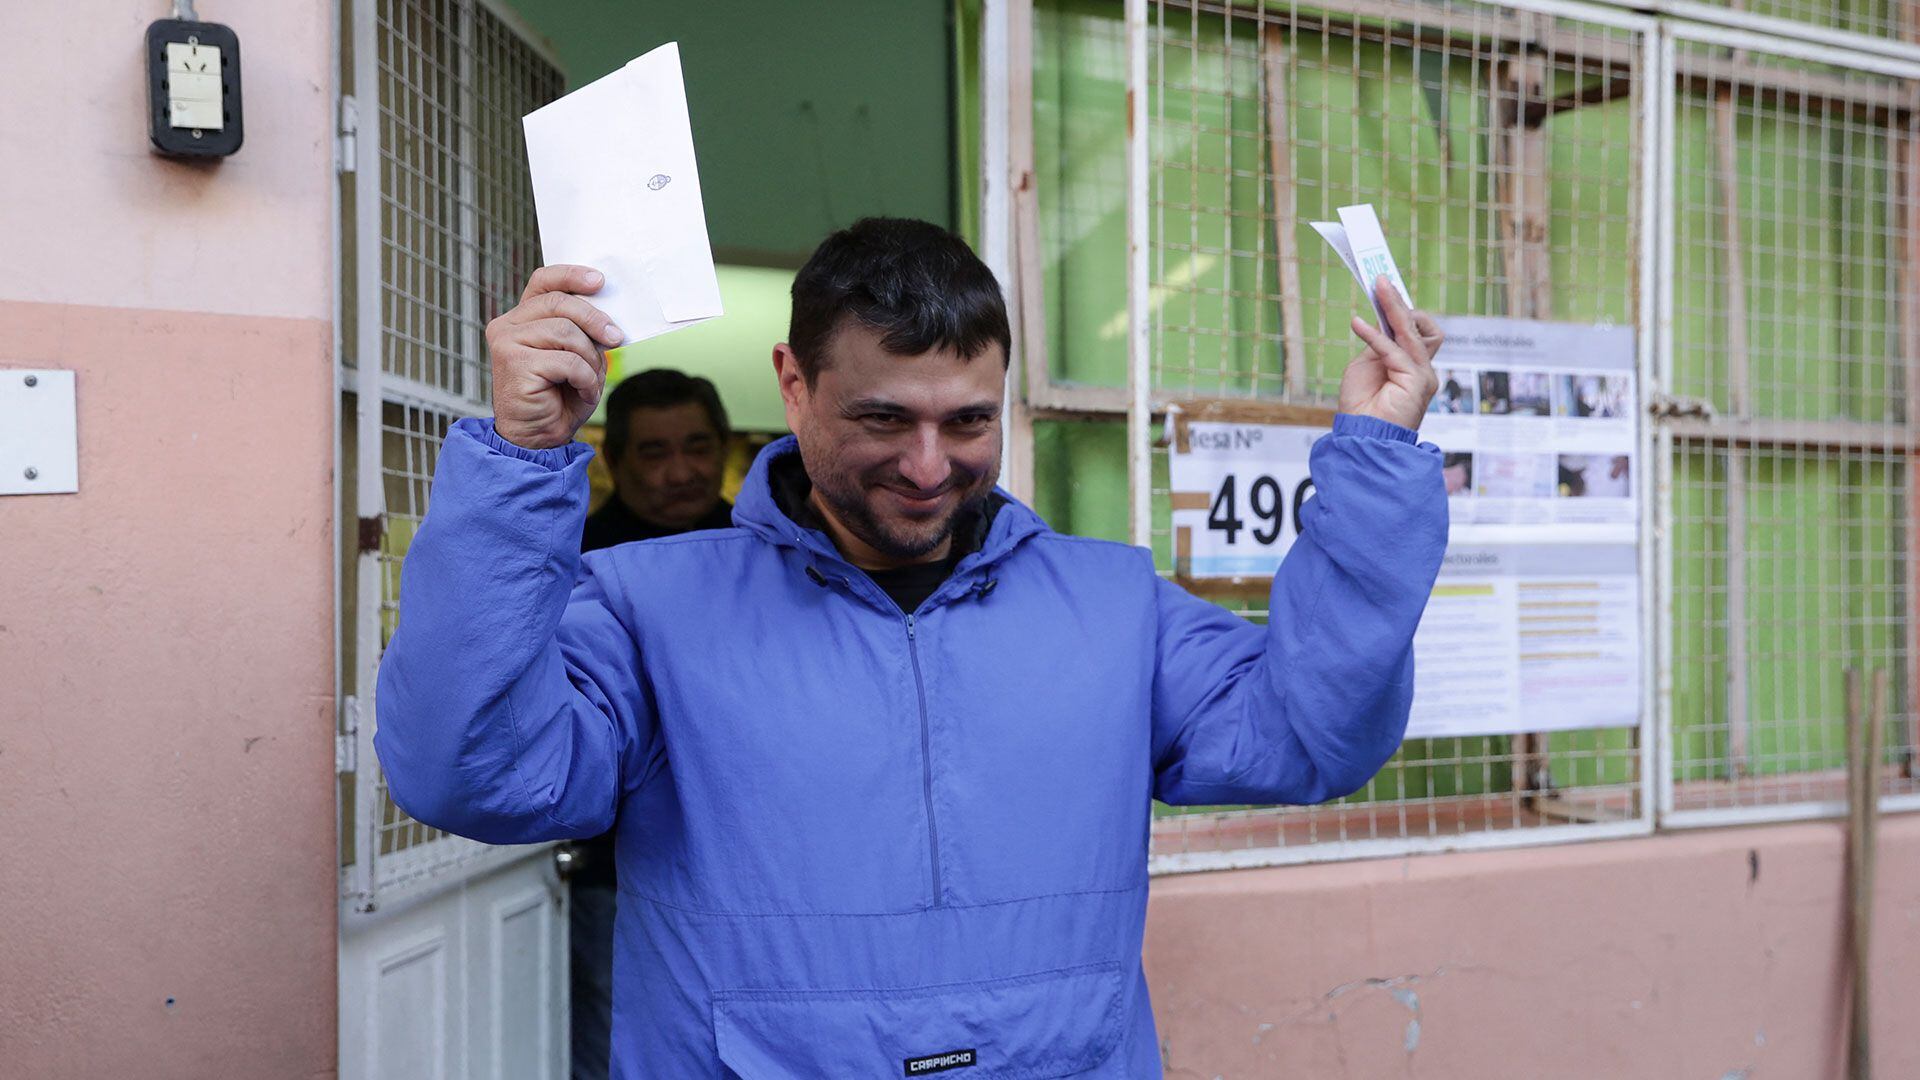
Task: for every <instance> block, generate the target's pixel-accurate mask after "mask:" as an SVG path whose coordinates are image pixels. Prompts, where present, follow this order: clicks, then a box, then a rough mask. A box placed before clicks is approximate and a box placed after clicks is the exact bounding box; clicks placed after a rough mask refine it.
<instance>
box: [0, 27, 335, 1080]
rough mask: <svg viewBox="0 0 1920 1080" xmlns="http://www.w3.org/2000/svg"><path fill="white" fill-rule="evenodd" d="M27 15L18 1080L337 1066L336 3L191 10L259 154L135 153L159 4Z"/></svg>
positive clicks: (0, 890) (15, 523) (7, 991)
mask: <svg viewBox="0 0 1920 1080" xmlns="http://www.w3.org/2000/svg"><path fill="white" fill-rule="evenodd" d="M17 7H18V10H15V8H14V7H9V9H8V18H9V21H10V31H11V32H12V33H13V35H14V36H15V37H17V38H19V39H21V40H23V41H27V42H30V43H31V48H29V49H27V50H25V51H22V52H19V53H17V54H16V55H14V56H13V57H12V60H11V62H10V63H8V64H7V65H5V66H4V67H0V100H4V101H5V102H6V103H7V115H8V118H9V119H8V122H7V123H6V124H5V125H0V157H4V159H5V160H6V161H8V162H9V165H8V167H7V168H6V169H5V170H4V171H0V207H4V210H3V211H0V214H3V215H4V221H5V225H6V232H5V236H6V240H5V242H4V243H3V244H0V251H4V252H5V255H6V257H5V258H0V378H4V377H7V376H6V369H11V368H19V367H34V366H45V367H57V368H70V369H73V370H74V371H76V372H77V382H78V399H79V430H80V492H79V493H78V494H75V495H47V496H21V497H0V555H4V559H0V1075H4V1076H7V1077H13V1076H20V1077H34V1078H36V1080H38V1078H64V1077H101V1076H140V1077H182V1078H185V1077H193V1078H208V1077H303V1078H304V1077H314V1076H328V1075H332V1074H333V1071H334V1056H335V1045H334V1040H335V1034H334V1031H335V1025H334V999H335V994H336V990H335V974H334V956H335V926H336V909H335V895H336V885H335V873H334V862H335V836H334V833H335V821H336V818H335V812H334V795H333V776H332V773H333V764H332V750H333V747H332V728H333V688H334V687H333V632H332V626H333V607H334V594H333V548H332V544H333V528H334V526H333V520H334V519H333V502H334V495H333V487H332V478H331V470H332V462H333V436H332V409H333V389H332V326H331V322H330V320H331V314H330V313H331V310H332V305H333V298H332V287H333V265H332V256H331V248H330V242H331V236H332V228H333V226H332V222H331V211H330V199H331V191H332V183H333V175H332V159H331V144H330V133H331V130H332V99H333V87H334V82H335V78H334V72H333V64H334V61H333V15H334V6H333V5H332V4H304V3H284V4H243V3H222V2H220V0H201V3H200V5H199V9H200V14H201V17H202V18H205V19H209V20H213V21H218V22H225V23H227V24H228V25H231V26H232V27H234V29H235V30H236V31H237V32H238V34H239V36H240V41H241V48H242V56H243V77H244V80H245V93H246V120H247V138H246V145H245V146H244V147H243V148H242V149H241V151H240V153H239V155H238V156H237V157H235V158H232V159H230V160H228V161H226V162H224V163H222V164H220V165H217V166H206V165H183V164H180V163H177V162H170V161H164V160H161V159H159V158H156V157H154V156H152V155H151V154H149V153H148V151H147V142H146V128H145V123H146V120H145V115H146V113H145V110H146V104H145V89H144V87H145V83H144V78H145V75H144V68H143V66H142V47H143V33H144V30H145V27H146V24H147V23H148V22H149V21H151V20H152V19H154V18H158V17H162V16H164V15H166V14H167V12H168V8H169V5H167V4H165V3H161V2H142V3H132V2H127V0H72V2H68V3H62V4H39V5H19V6H17Z"/></svg>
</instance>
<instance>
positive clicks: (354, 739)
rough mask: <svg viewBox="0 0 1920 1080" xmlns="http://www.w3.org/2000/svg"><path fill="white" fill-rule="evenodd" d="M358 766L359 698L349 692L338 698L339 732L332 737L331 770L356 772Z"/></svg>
mask: <svg viewBox="0 0 1920 1080" xmlns="http://www.w3.org/2000/svg"><path fill="white" fill-rule="evenodd" d="M359 768H360V699H359V698H357V697H354V696H353V695H351V694H349V695H347V696H346V697H344V698H341V699H340V734H338V735H335V736H334V737H333V771H334V772H336V773H350V772H357V771H359Z"/></svg>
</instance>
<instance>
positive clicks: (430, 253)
mask: <svg viewBox="0 0 1920 1080" xmlns="http://www.w3.org/2000/svg"><path fill="white" fill-rule="evenodd" d="M348 2H350V3H351V8H350V15H351V25H352V34H351V36H350V40H348V41H345V42H343V53H344V54H345V55H344V56H343V61H344V65H345V67H344V68H343V70H345V71H350V72H351V76H350V81H349V82H347V83H346V85H349V86H351V87H352V92H351V93H350V94H349V95H347V96H346V97H345V98H344V99H343V100H342V102H341V131H342V140H341V170H342V183H341V189H340V194H341V211H342V212H341V222H342V236H341V252H342V264H343V272H342V275H341V283H340V284H341V295H342V303H341V306H340V314H341V348H340V350H339V352H340V358H339V371H340V386H341V399H340V402H341V407H340V439H339V443H340V457H339V469H338V475H339V476H340V477H341V480H342V483H341V485H340V486H341V490H342V493H343V506H342V507H341V514H342V521H343V529H342V534H343V535H342V547H343V551H344V554H343V558H342V567H341V571H342V573H341V578H342V587H341V593H342V595H341V598H340V602H341V611H342V619H341V624H342V626H341V631H342V633H341V655H342V658H343V662H342V664H341V683H342V686H341V697H342V701H343V702H344V708H343V709H342V710H341V723H340V744H339V752H338V755H337V756H338V765H339V772H340V802H341V808H342V810H341V852H340V855H341V858H340V867H341V868H340V912H341V917H340V927H341V933H340V1075H341V1077H342V1078H343V1080H376V1078H387V1077H392V1078H396V1080H398V1078H405V1080H428V1078H435V1077H448V1078H456V1077H457V1078H467V1077H476V1078H477V1077H497V1078H503V1080H505V1078H512V1080H522V1078H529V1077H535V1078H537V1077H561V1076H564V1075H565V1072H566V1065H567V1030H568V1026H567V1012H566V1010H567V992H566V981H567V963H566V916H567V912H566V899H565V897H566V894H565V890H564V889H563V888H562V884H561V882H560V880H559V878H558V877H557V875H556V874H555V871H554V859H553V853H552V851H551V849H550V848H549V847H547V846H534V847H520V848H501V847H490V846H488V845H484V844H479V843H475V842H473V841H470V840H466V839H463V838H460V837H457V836H451V835H449V834H446V833H443V832H440V831H438V830H436V829H431V828H428V827H427V826H425V825H422V824H420V823H419V822H417V821H414V820H413V819H412V818H410V817H408V816H407V815H406V814H405V813H404V812H402V811H401V810H400V809H399V808H398V807H397V806H395V805H394V803H393V801H392V800H391V799H390V798H389V797H388V795H387V790H386V784H385V781H384V779H383V777H382V776H381V773H380V767H379V762H378V761H377V760H376V759H375V757H374V754H373V732H374V727H375V725H376V724H378V722H379V718H378V717H377V716H375V715H374V710H373V688H374V675H375V672H376V670H377V668H378V664H379V656H380V651H381V649H382V648H384V647H385V645H386V642H387V639H388V637H389V636H390V635H391V634H392V632H393V629H394V627H395V626H396V625H397V618H398V613H397V609H396V604H397V596H398V592H399V575H400V566H401V560H402V558H403V557H404V555H405V554H406V549H407V544H408V543H409V542H410V540H411V539H412V537H413V534H414V531H415V530H416V529H417V528H418V527H419V523H420V520H421V518H422V516H423V515H424V514H425V513H426V507H427V494H428V488H429V484H430V481H431V479H432V476H433V466H434V462H435V460H436V458H437V457H438V454H439V449H440V442H441V439H442V438H443V437H444V435H445V434H446V431H447V428H448V427H449V426H451V425H452V424H453V422H454V421H456V420H458V419H460V418H461V417H463V416H473V415H481V414H485V413H486V412H488V411H489V409H490V405H489V401H488V389H489V388H488V383H487V362H486V356H485V352H484V345H483V335H484V329H485V326H486V323H487V321H488V320H489V319H491V318H492V317H493V316H494V315H496V314H498V313H499V312H500V311H501V310H504V309H505V308H506V307H509V306H511V305H512V304H513V303H514V301H515V300H517V299H518V297H519V294H520V289H521V287H522V285H523V284H524V282H525V280H526V277H527V274H528V273H529V272H531V271H532V269H533V268H534V267H535V266H537V265H538V264H539V243H538V231H537V229H536V227H535V225H534V216H533V197H532V190H531V187H530V185H529V181H528V178H527V173H526V154H525V150H524V148H523V145H522V142H521V136H520V117H521V116H523V115H524V114H525V113H527V112H529V111H531V110H532V109H534V108H536V107H538V106H540V105H542V104H545V103H546V102H548V101H550V100H552V99H553V98H555V97H558V96H559V95H560V94H561V93H562V92H563V91H564V88H565V87H564V80H563V79H562V77H561V74H560V71H559V68H558V67H557V66H556V64H555V63H554V61H553V59H552V56H551V55H550V53H549V52H548V51H547V50H546V49H545V48H543V47H542V46H541V45H539V44H538V43H537V42H536V40H535V39H534V38H533V37H532V36H531V35H529V34H527V33H526V32H524V31H523V30H522V29H521V28H520V27H519V25H518V24H517V23H516V22H515V21H514V20H513V19H512V18H511V17H510V16H508V15H504V14H502V13H501V12H500V11H498V10H496V9H495V8H493V7H490V6H488V5H487V4H486V3H484V2H481V0H348Z"/></svg>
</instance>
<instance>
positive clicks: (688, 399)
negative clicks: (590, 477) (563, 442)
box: [605, 368, 732, 461]
mask: <svg viewBox="0 0 1920 1080" xmlns="http://www.w3.org/2000/svg"><path fill="white" fill-rule="evenodd" d="M689 403H691V404H695V405H699V406H700V407H701V408H703V409H705V410H706V411H707V419H708V420H709V421H711V422H712V423H713V431H714V434H716V435H718V436H720V441H721V442H722V443H724V442H726V441H727V438H728V436H730V435H731V434H732V429H731V428H729V427H728V426H727V407H726V406H725V405H722V404H720V391H718V390H715V389H714V388H713V383H711V382H709V381H707V380H706V379H703V378H701V377H700V376H698V375H688V374H687V373H686V372H684V371H675V370H674V369H672V368H649V369H647V370H646V371H640V372H635V373H634V374H632V375H629V376H627V377H626V378H624V379H622V380H620V385H618V386H616V387H614V388H613V393H611V394H609V395H607V436H606V439H605V443H606V455H607V460H608V461H619V460H620V459H621V457H623V456H625V454H626V452H627V443H628V442H629V441H630V440H631V439H632V437H633V410H635V409H670V408H672V407H673V406H675V405H686V404H689Z"/></svg>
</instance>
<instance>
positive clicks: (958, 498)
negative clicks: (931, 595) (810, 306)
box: [773, 320, 1006, 570]
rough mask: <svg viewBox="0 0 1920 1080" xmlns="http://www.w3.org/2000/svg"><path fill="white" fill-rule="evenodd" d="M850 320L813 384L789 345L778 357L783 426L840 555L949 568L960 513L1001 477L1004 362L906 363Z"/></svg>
mask: <svg viewBox="0 0 1920 1080" xmlns="http://www.w3.org/2000/svg"><path fill="white" fill-rule="evenodd" d="M880 340H881V334H880V333H879V332H877V331H875V330H873V329H871V328H869V327H866V326H864V325H862V324H860V323H859V322H858V321H855V320H849V321H848V322H846V323H845V324H844V325H842V326H841V327H840V328H839V329H838V330H837V331H836V332H835V333H834V334H833V336H832V339H831V342H830V346H829V349H828V351H829V353H830V359H829V360H828V361H827V362H826V363H824V364H821V365H820V367H819V370H818V371H817V372H816V373H815V379H814V382H813V385H811V386H809V385H808V384H807V380H806V377H805V375H804V374H803V373H802V371H801V365H800V362H799V359H798V358H797V357H796V356H795V355H794V353H793V350H792V349H790V348H788V347H787V346H786V345H785V344H781V345H777V346H775V347H774V351H773V363H774V369H775V371H776V372H777V373H778V375H779V380H780V395H781V397H782V399H783V400H784V401H785V402H786V410H787V425H788V426H789V427H791V428H792V429H793V433H794V436H795V438H796V439H797V440H798V441H799V443H800V457H801V460H802V461H803V462H804V463H805V464H806V469H807V476H808V478H809V479H810V480H812V482H813V504H814V508H815V509H816V510H818V511H819V512H820V514H821V516H822V517H823V518H825V519H826V521H827V525H828V528H829V531H830V532H831V533H832V534H833V539H834V542H835V543H836V544H838V545H839V547H840V549H841V552H842V553H843V554H845V555H846V556H847V558H848V560H849V561H851V562H852V563H854V565H856V566H860V567H862V568H864V569H869V570H883V569H890V568H893V567H898V566H904V565H908V564H910V563H918V562H934V561H937V560H939V559H943V558H945V557H946V556H947V553H948V551H949V549H950V547H951V541H952V537H953V530H954V525H955V522H956V520H958V518H959V517H960V515H961V513H962V511H965V510H969V509H973V508H977V507H979V506H981V505H982V504H983V503H984V502H985V501H986V498H987V495H988V493H989V492H991V491H992V489H993V485H994V482H995V481H996V480H997V479H998V478H999V475H1000V400H1001V394H1002V392H1003V390H1004V385H1005V382H1006V358H1005V357H1004V356H1003V355H1002V352H1001V349H1000V347H999V346H998V345H997V344H995V345H989V346H988V347H987V348H986V350H985V351H983V352H982V353H981V354H980V355H977V356H975V357H973V358H972V359H967V358H966V357H964V356H962V355H961V354H960V353H959V352H958V351H957V350H954V349H950V348H946V349H935V350H933V351H931V352H926V353H921V354H919V355H917V356H899V355H895V354H893V353H890V352H888V351H887V350H886V349H884V348H883V347H881V344H880Z"/></svg>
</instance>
